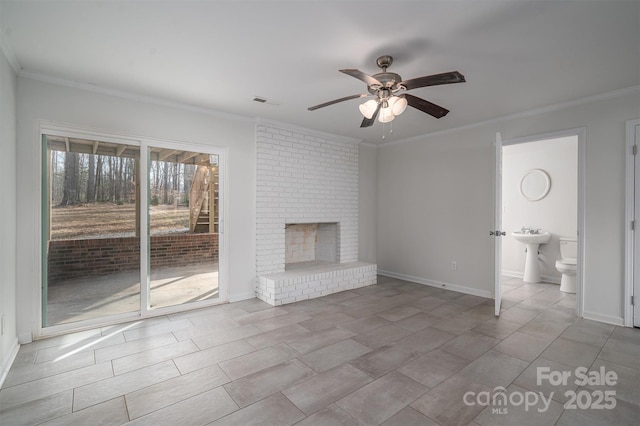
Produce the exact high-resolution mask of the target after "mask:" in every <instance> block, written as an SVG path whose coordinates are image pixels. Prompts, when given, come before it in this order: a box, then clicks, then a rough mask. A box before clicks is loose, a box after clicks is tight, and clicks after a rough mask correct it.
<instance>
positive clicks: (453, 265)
mask: <svg viewBox="0 0 640 426" xmlns="http://www.w3.org/2000/svg"><path fill="white" fill-rule="evenodd" d="M451 270H452V271H457V270H458V264H457V263H456V262H451Z"/></svg>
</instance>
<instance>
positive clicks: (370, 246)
mask: <svg viewBox="0 0 640 426" xmlns="http://www.w3.org/2000/svg"><path fill="white" fill-rule="evenodd" d="M377 161H378V149H377V147H376V145H369V144H363V143H361V144H360V150H359V159H358V257H359V260H361V261H363V262H369V263H376V230H377V223H376V222H377V192H378V181H377V173H376V168H377Z"/></svg>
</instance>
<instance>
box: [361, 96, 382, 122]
mask: <svg viewBox="0 0 640 426" xmlns="http://www.w3.org/2000/svg"><path fill="white" fill-rule="evenodd" d="M376 108H378V103H377V102H376V100H375V99H371V100H368V101H367V102H365V103H363V104H360V112H361V113H362V115H364V116H365V117H366V118H368V119H371V117H373V113H375V112H376Z"/></svg>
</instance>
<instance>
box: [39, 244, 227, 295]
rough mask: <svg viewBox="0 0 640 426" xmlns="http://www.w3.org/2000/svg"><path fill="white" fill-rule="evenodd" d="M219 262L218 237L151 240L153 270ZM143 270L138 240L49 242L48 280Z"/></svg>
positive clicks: (54, 280) (50, 281)
mask: <svg viewBox="0 0 640 426" xmlns="http://www.w3.org/2000/svg"><path fill="white" fill-rule="evenodd" d="M217 261H218V234H173V235H158V236H152V237H151V268H158V267H163V266H187V265H194V264H199V263H209V262H217ZM139 267H140V240H139V238H137V237H122V238H99V239H98V238H96V239H88V240H55V241H50V242H49V256H48V273H49V275H48V280H49V283H50V284H53V283H55V282H56V281H60V280H66V279H71V278H77V277H87V276H99V275H109V274H112V273H115V272H123V271H134V270H137V269H139Z"/></svg>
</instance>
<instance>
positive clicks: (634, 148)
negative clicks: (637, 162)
mask: <svg viewBox="0 0 640 426" xmlns="http://www.w3.org/2000/svg"><path fill="white" fill-rule="evenodd" d="M632 151H633V155H638V145H633V148H632Z"/></svg>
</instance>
